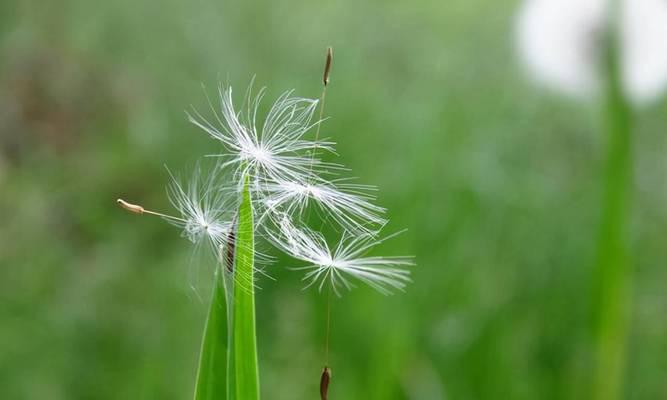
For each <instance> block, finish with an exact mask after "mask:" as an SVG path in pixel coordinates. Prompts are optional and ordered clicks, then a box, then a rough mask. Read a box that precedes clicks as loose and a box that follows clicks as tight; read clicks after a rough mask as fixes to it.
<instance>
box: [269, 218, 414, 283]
mask: <svg viewBox="0 0 667 400" xmlns="http://www.w3.org/2000/svg"><path fill="white" fill-rule="evenodd" d="M277 218H278V220H277V221H275V222H276V224H277V225H278V226H279V233H278V234H275V233H269V235H270V237H271V239H272V241H273V242H274V243H275V244H276V245H277V246H278V247H280V248H282V249H283V250H284V251H285V252H287V253H288V254H290V255H291V256H293V257H294V258H296V259H299V260H302V261H305V262H307V263H309V265H307V266H305V267H299V268H295V269H302V270H307V271H308V272H307V273H306V275H305V276H304V278H303V280H305V281H308V284H307V286H306V287H310V286H312V285H317V286H318V289H319V290H320V291H321V290H322V288H323V287H324V285H325V284H327V283H328V284H330V285H331V288H332V289H333V291H334V292H335V293H336V295H338V296H340V289H341V288H342V287H343V288H346V289H348V290H349V289H352V287H353V286H354V285H353V283H352V282H351V278H354V279H357V280H359V281H361V282H364V283H366V284H367V285H369V286H370V287H372V288H374V289H376V290H377V291H379V292H380V293H383V294H391V292H392V289H397V290H403V288H404V287H405V285H406V284H407V283H408V282H410V271H408V270H406V269H404V268H401V267H405V266H409V265H412V264H413V263H412V261H411V259H410V258H408V257H364V254H365V253H366V252H367V251H369V250H370V249H371V248H372V247H373V246H375V245H377V244H379V243H381V242H382V240H376V239H374V238H373V236H372V235H370V234H362V235H358V236H352V235H349V234H346V235H343V238H342V239H341V241H340V242H339V243H338V245H337V246H336V248H335V249H334V250H333V251H332V250H331V249H330V248H329V246H328V245H327V243H326V240H325V239H324V237H323V236H322V235H321V234H320V233H319V232H314V231H311V230H309V229H307V228H303V229H299V228H297V227H295V226H294V225H293V224H292V222H291V221H290V219H289V218H288V217H287V215H285V214H282V215H279V216H278V217H277ZM385 240H386V239H385Z"/></svg>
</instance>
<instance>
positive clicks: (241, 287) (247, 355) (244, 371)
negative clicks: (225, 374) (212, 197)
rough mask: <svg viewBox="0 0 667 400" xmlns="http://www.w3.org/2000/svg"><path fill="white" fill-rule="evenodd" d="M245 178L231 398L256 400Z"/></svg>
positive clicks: (236, 270)
mask: <svg viewBox="0 0 667 400" xmlns="http://www.w3.org/2000/svg"><path fill="white" fill-rule="evenodd" d="M249 185H250V184H249V178H248V176H246V177H245V183H244V185H243V198H242V200H241V207H240V208H239V222H238V231H237V236H236V254H235V257H234V260H235V262H234V300H233V306H232V308H233V312H232V318H233V321H234V322H233V328H232V330H233V332H234V334H233V337H232V343H233V351H232V363H233V366H232V371H233V372H232V373H233V374H234V379H233V384H232V389H231V390H232V393H233V395H232V398H233V399H237V400H258V399H259V371H258V366H257V336H256V333H255V286H254V284H255V282H254V252H255V237H254V226H253V224H254V222H253V215H252V201H251V197H250V188H249Z"/></svg>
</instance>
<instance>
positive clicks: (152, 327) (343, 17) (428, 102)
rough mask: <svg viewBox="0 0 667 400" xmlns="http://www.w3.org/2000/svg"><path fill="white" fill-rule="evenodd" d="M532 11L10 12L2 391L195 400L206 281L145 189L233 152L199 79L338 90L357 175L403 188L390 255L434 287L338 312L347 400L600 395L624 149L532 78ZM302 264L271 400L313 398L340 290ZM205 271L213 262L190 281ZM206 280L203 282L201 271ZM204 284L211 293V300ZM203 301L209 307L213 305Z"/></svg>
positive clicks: (117, 8) (146, 4)
mask: <svg viewBox="0 0 667 400" xmlns="http://www.w3.org/2000/svg"><path fill="white" fill-rule="evenodd" d="M518 6H519V2H517V1H508V0H503V1H494V2H488V1H471V0H450V1H447V2H442V1H433V0H417V1H412V2H405V1H379V0H376V1H365V2H363V1H350V0H342V1H330V2H313V1H303V0H286V1H274V2H268V1H267V2H260V1H242V0H231V1H210V0H194V1H189V2H185V1H176V0H164V1H160V2H151V1H134V0H133V1H130V0H117V1H108V2H91V1H83V0H62V1H58V2H44V1H28V0H26V1H16V0H4V1H2V2H1V3H0V398H2V399H43V400H60V399H164V400H169V399H184V398H189V397H190V396H191V393H192V390H193V383H194V377H195V370H196V364H197V353H198V350H199V340H200V335H201V330H202V327H203V322H204V316H205V313H206V296H207V294H208V290H207V289H206V279H200V281H201V280H203V283H202V282H199V283H197V284H196V285H192V276H193V274H194V275H197V276H199V277H202V274H203V276H204V277H205V271H207V270H206V266H202V265H198V264H200V263H198V262H194V263H193V262H191V261H190V260H191V254H192V249H191V247H190V246H189V243H188V242H187V241H186V240H184V239H182V238H181V237H180V236H179V233H178V232H177V231H176V230H175V229H173V227H171V226H168V225H167V224H165V223H163V222H162V221H160V220H158V219H151V218H140V217H136V216H133V215H129V214H127V213H126V212H124V211H122V210H120V209H118V208H117V207H116V204H115V199H116V198H117V197H119V196H124V197H125V198H127V199H128V200H131V201H137V202H140V203H141V204H144V205H147V206H148V205H150V206H151V208H154V209H159V210H169V209H170V207H169V203H168V200H167V198H166V196H165V190H164V187H165V184H166V183H167V182H168V179H169V178H168V174H167V172H166V170H165V168H164V165H168V166H169V168H170V169H172V170H175V171H187V170H188V168H189V167H192V165H193V164H194V163H195V162H196V161H197V160H198V159H199V158H200V156H201V155H203V154H208V153H212V152H216V151H218V150H219V147H218V145H217V144H216V143H214V142H213V141H212V140H210V139H209V138H208V137H206V135H205V134H204V133H203V132H201V131H199V130H198V129H197V128H195V127H194V126H191V125H189V124H188V123H187V121H186V118H185V115H184V110H185V109H187V108H188V107H190V105H193V106H195V107H198V108H200V109H205V107H206V106H207V105H206V99H205V96H204V91H203V90H202V87H201V85H202V83H203V84H204V85H206V86H207V87H208V88H209V89H208V91H209V93H212V92H213V90H214V88H215V86H216V84H217V82H219V81H226V82H229V83H231V84H233V85H234V86H236V87H237V88H238V89H237V91H238V92H240V91H241V89H244V88H245V87H246V86H247V84H248V83H249V81H250V80H251V78H252V77H253V76H255V75H256V82H257V83H258V84H259V85H266V86H268V87H269V94H271V95H274V96H275V95H277V94H279V93H280V92H281V91H282V90H285V89H289V88H295V89H296V92H297V94H299V95H303V96H309V97H317V96H319V94H320V90H321V86H320V79H321V72H322V63H323V56H324V50H325V48H326V46H328V45H331V46H333V48H334V67H333V72H332V78H331V86H330V90H329V93H328V97H327V109H326V114H327V115H328V116H330V117H331V118H330V119H329V120H328V121H327V122H326V123H325V125H324V127H323V135H326V136H328V137H331V138H332V139H333V140H335V141H336V142H337V143H338V150H339V153H340V156H339V157H338V160H337V161H340V162H343V163H345V164H347V165H348V166H349V167H351V168H352V170H353V171H354V175H355V176H359V177H362V179H361V181H363V182H366V183H373V184H377V185H378V186H379V187H380V188H381V192H380V198H379V200H378V202H379V203H380V204H381V205H384V206H386V207H388V208H389V209H390V212H389V216H390V218H391V220H392V222H391V224H390V226H389V227H388V229H389V230H390V231H394V230H399V229H402V228H403V227H407V228H408V231H407V232H406V233H404V234H402V235H400V236H399V237H397V238H395V239H393V240H392V241H390V242H387V243H385V244H384V245H382V246H381V248H378V249H377V254H387V255H403V254H412V255H414V256H415V258H416V262H417V264H418V266H416V267H415V268H414V275H413V278H414V283H413V284H412V285H411V286H410V287H409V289H408V291H407V292H406V293H404V294H397V295H394V296H390V297H385V296H382V295H380V294H378V293H376V292H374V291H372V290H370V289H368V288H365V287H360V288H358V290H355V291H353V292H351V293H347V294H345V295H344V297H342V298H341V299H336V300H335V301H334V303H333V313H332V321H333V325H332V327H333V336H332V361H331V364H332V367H333V384H332V389H331V397H332V398H334V399H369V400H373V399H378V400H379V399H415V400H422V399H423V400H432V399H581V398H585V395H584V393H586V388H587V384H588V382H589V381H590V379H591V350H590V349H591V334H590V326H591V323H590V315H591V309H590V304H591V295H590V293H591V288H592V282H591V272H592V270H593V265H594V258H595V240H596V239H595V238H596V233H597V231H598V228H597V227H598V220H599V206H598V205H599V204H600V201H601V195H602V194H601V176H602V160H603V158H604V144H605V136H604V134H603V131H602V130H601V129H600V128H601V125H602V124H601V122H600V116H601V110H600V106H599V104H596V102H594V101H588V102H574V101H570V100H568V99H564V98H561V97H559V96H557V95H555V94H552V93H549V92H545V91H544V90H542V89H541V88H538V87H536V86H534V85H533V84H532V83H531V82H530V81H529V79H527V77H526V74H525V72H524V70H523V69H522V67H521V65H520V62H519V61H518V60H517V57H516V51H515V46H514V44H513V31H514V22H515V15H516V12H517V7H518ZM636 118H637V120H636V129H635V131H634V137H633V141H634V142H633V145H634V148H633V153H634V156H635V157H636V162H635V170H634V176H635V186H634V188H633V201H634V212H633V218H632V243H633V246H634V247H633V253H632V254H633V262H634V265H635V268H636V277H635V280H634V282H633V286H634V291H633V300H634V303H633V308H632V311H633V313H632V320H631V328H630V338H629V347H628V352H629V354H628V358H627V363H628V364H627V368H626V383H627V385H626V387H625V394H624V396H625V398H628V399H659V398H665V397H667V335H666V334H665V332H666V331H667V318H666V317H667V292H666V291H665V282H667V268H665V267H666V265H665V260H666V259H667V246H666V243H667V240H666V235H665V233H666V232H667V211H666V210H667V179H665V176H666V175H665V174H666V173H667V131H666V129H665V127H666V126H667V102H665V101H664V100H663V101H658V102H657V103H654V104H653V105H652V106H650V107H647V108H643V109H642V110H640V111H639V112H638V114H637V116H636ZM287 262H288V260H284V259H282V258H280V259H279V260H278V262H277V263H276V265H274V266H272V267H270V268H269V270H268V271H269V273H270V274H271V275H272V276H274V277H275V278H276V281H271V280H268V279H263V280H262V281H261V282H260V286H261V287H262V290H261V291H259V293H258V294H257V302H258V303H257V309H258V329H259V332H258V334H259V338H258V340H259V352H260V356H259V357H260V364H261V365H260V371H261V384H262V391H263V396H264V398H266V399H270V400H273V399H289V400H294V399H314V398H317V396H318V395H317V386H318V382H319V374H320V369H321V367H322V353H323V350H322V344H323V337H324V325H325V323H324V322H325V314H324V309H325V308H324V305H325V303H324V297H325V296H321V295H319V294H318V293H317V292H316V291H312V290H309V291H302V290H301V288H302V283H301V282H300V275H299V274H298V273H296V272H292V271H288V270H285V269H283V268H281V267H280V266H281V264H285V263H287ZM193 268H194V269H195V271H194V273H193ZM202 271H204V273H202ZM191 286H195V290H193V289H192V288H191ZM200 297H201V298H203V299H200Z"/></svg>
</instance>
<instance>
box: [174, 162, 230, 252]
mask: <svg viewBox="0 0 667 400" xmlns="http://www.w3.org/2000/svg"><path fill="white" fill-rule="evenodd" d="M218 181H219V180H218V177H217V174H215V173H212V174H211V175H210V176H208V177H207V178H204V177H203V176H202V172H201V169H200V168H199V167H197V168H196V169H195V172H194V173H193V175H192V179H191V180H190V181H189V182H188V185H187V186H186V187H183V185H182V184H181V183H180V182H179V181H178V180H177V179H176V178H174V177H173V176H172V183H171V185H170V186H169V188H168V195H169V201H170V202H171V204H172V205H173V206H174V208H176V209H177V210H178V212H179V213H180V214H181V217H182V219H183V221H179V220H173V219H167V221H169V222H170V223H172V224H174V225H177V226H179V227H181V228H182V229H183V236H184V237H187V238H188V239H189V240H190V241H191V242H193V243H199V242H201V241H202V240H203V239H206V240H208V242H209V243H210V244H211V246H212V249H213V251H214V252H215V254H216V256H217V254H218V253H219V249H220V247H221V246H222V245H223V244H224V243H225V242H226V240H227V236H228V235H229V232H230V229H231V228H232V222H231V219H232V218H231V216H232V215H233V214H234V212H235V211H236V207H235V203H236V199H235V197H236V196H235V195H234V193H231V195H230V191H229V190H225V189H224V187H221V186H220V185H219V182H218Z"/></svg>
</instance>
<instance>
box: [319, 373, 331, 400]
mask: <svg viewBox="0 0 667 400" xmlns="http://www.w3.org/2000/svg"><path fill="white" fill-rule="evenodd" d="M329 382H331V368H329V367H324V369H323V370H322V376H321V377H320V398H321V399H322V400H327V399H328V398H329Z"/></svg>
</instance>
